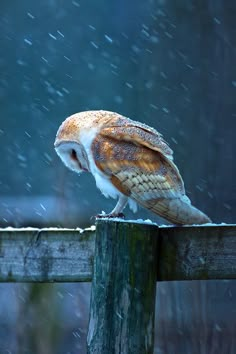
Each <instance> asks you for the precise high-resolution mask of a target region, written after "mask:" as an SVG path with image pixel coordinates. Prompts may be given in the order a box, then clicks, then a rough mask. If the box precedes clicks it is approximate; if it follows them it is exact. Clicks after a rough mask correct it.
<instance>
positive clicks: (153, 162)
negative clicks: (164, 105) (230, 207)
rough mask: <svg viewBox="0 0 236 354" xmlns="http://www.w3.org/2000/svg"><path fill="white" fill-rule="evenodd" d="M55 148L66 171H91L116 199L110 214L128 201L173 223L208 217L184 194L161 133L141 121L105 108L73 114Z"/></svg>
mask: <svg viewBox="0 0 236 354" xmlns="http://www.w3.org/2000/svg"><path fill="white" fill-rule="evenodd" d="M55 148H56V151H57V153H58V155H59V156H60V157H61V159H62V160H63V162H64V163H65V164H66V165H67V166H68V167H69V168H70V169H72V170H74V171H76V172H81V171H83V170H85V171H89V172H91V173H92V174H93V175H94V177H95V180H96V184H97V186H98V188H100V189H101V191H102V192H103V194H104V195H105V196H111V197H113V198H117V197H118V203H117V205H116V207H115V208H114V210H113V211H112V212H111V213H110V215H112V216H116V215H118V214H119V213H121V212H122V210H123V208H124V207H125V205H126V204H127V202H129V205H130V207H131V208H132V209H133V210H134V211H135V209H136V203H138V204H140V205H142V206H143V207H145V208H147V209H150V210H151V211H153V212H154V213H156V214H158V215H160V216H162V217H164V218H166V219H167V220H169V221H170V222H173V223H175V224H195V223H196V224H202V223H206V222H209V221H210V219H209V218H208V217H207V216H206V215H205V214H204V213H202V212H201V211H200V210H198V209H196V208H195V207H193V206H192V205H191V203H190V201H189V199H188V197H187V196H186V195H185V189H184V183H183V180H182V178H181V176H180V173H179V171H178V168H177V167H176V165H175V164H174V162H173V152H172V150H171V149H170V147H169V146H168V145H167V144H166V142H165V141H164V140H163V138H162V135H161V134H160V133H158V132H157V131H156V130H155V129H153V128H151V127H149V126H147V125H145V124H142V123H139V122H136V121H133V120H131V119H129V118H126V117H123V116H122V115H120V114H117V113H114V112H108V111H87V112H81V113H77V114H74V115H72V116H71V117H69V118H67V119H66V120H65V121H64V122H63V123H62V125H61V127H60V128H59V130H58V133H57V137H56V141H55Z"/></svg>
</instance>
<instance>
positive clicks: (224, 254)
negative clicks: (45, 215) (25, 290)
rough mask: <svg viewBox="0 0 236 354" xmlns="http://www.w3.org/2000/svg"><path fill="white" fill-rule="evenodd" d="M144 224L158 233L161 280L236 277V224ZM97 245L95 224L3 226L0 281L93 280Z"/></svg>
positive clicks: (0, 232) (159, 278) (158, 271)
mask: <svg viewBox="0 0 236 354" xmlns="http://www.w3.org/2000/svg"><path fill="white" fill-rule="evenodd" d="M109 222H110V223H113V222H114V221H112V220H110V221H109ZM121 222H122V221H121ZM132 223H133V224H137V222H135V221H134V222H132ZM141 225H142V224H141ZM146 225H147V227H154V228H155V229H156V234H157V237H158V248H157V249H158V251H157V252H158V266H157V280H158V281H163V280H192V279H198V280H200V279H236V225H214V226H185V227H171V226H170V227H160V228H159V231H158V227H157V226H153V225H149V224H146ZM82 231H83V232H82ZM144 236H145V235H144ZM94 247H95V229H94V228H93V229H85V230H81V229H77V230H75V229H30V228H26V229H13V228H12V229H10V228H7V229H0V282H15V281H17V282H27V281H28V282H50V281H58V282H63V281H64V282H71V281H91V280H92V269H93V258H94Z"/></svg>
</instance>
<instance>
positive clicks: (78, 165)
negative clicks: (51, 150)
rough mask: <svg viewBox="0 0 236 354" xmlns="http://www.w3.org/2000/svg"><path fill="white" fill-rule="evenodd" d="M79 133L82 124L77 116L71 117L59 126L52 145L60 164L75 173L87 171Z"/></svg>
mask: <svg viewBox="0 0 236 354" xmlns="http://www.w3.org/2000/svg"><path fill="white" fill-rule="evenodd" d="M81 131H83V122H81V121H80V120H79V119H78V117H77V115H73V116H71V117H69V118H67V119H66V120H65V121H64V122H63V123H62V124H61V126H60V127H59V129H58V132H57V135H56V140H55V143H54V147H55V150H56V152H57V154H58V156H59V157H60V158H61V160H62V162H63V163H64V164H65V165H66V167H68V168H69V169H70V170H72V171H75V172H77V173H81V172H83V171H89V163H88V158H87V154H86V151H85V149H84V146H83V145H82V143H81V139H80V133H81Z"/></svg>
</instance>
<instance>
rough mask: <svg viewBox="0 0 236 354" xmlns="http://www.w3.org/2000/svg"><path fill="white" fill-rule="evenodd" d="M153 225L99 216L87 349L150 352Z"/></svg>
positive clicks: (98, 353) (104, 353)
mask: <svg viewBox="0 0 236 354" xmlns="http://www.w3.org/2000/svg"><path fill="white" fill-rule="evenodd" d="M157 232H158V228H157V227H156V226H155V225H147V224H138V223H130V222H115V221H113V222H111V221H108V220H107V221H98V223H97V230H96V247H95V263H94V274H93V281H92V293H91V305H90V321H89V332H88V353H89V354H111V353H113V354H120V353H122V354H133V353H137V354H152V353H153V347H154V317H155V293H156V266H157V264H156V262H157V241H158V238H157V236H158V235H157Z"/></svg>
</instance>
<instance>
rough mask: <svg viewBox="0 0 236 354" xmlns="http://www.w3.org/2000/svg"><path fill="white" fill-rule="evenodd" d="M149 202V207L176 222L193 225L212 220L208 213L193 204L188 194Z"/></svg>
mask: <svg viewBox="0 0 236 354" xmlns="http://www.w3.org/2000/svg"><path fill="white" fill-rule="evenodd" d="M150 202H151V203H150ZM148 204H149V205H148V209H150V210H151V211H153V212H154V213H155V214H158V215H160V216H161V217H164V218H165V219H167V220H168V221H170V222H171V223H174V224H179V225H192V224H206V223H209V222H211V220H210V218H209V217H208V216H207V215H206V214H204V213H203V212H201V211H200V210H198V209H197V208H195V207H194V206H193V205H192V204H191V202H190V200H189V199H188V197H187V196H183V197H181V198H175V199H164V198H163V199H158V200H155V201H154V200H152V201H150V200H149V203H148Z"/></svg>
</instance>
